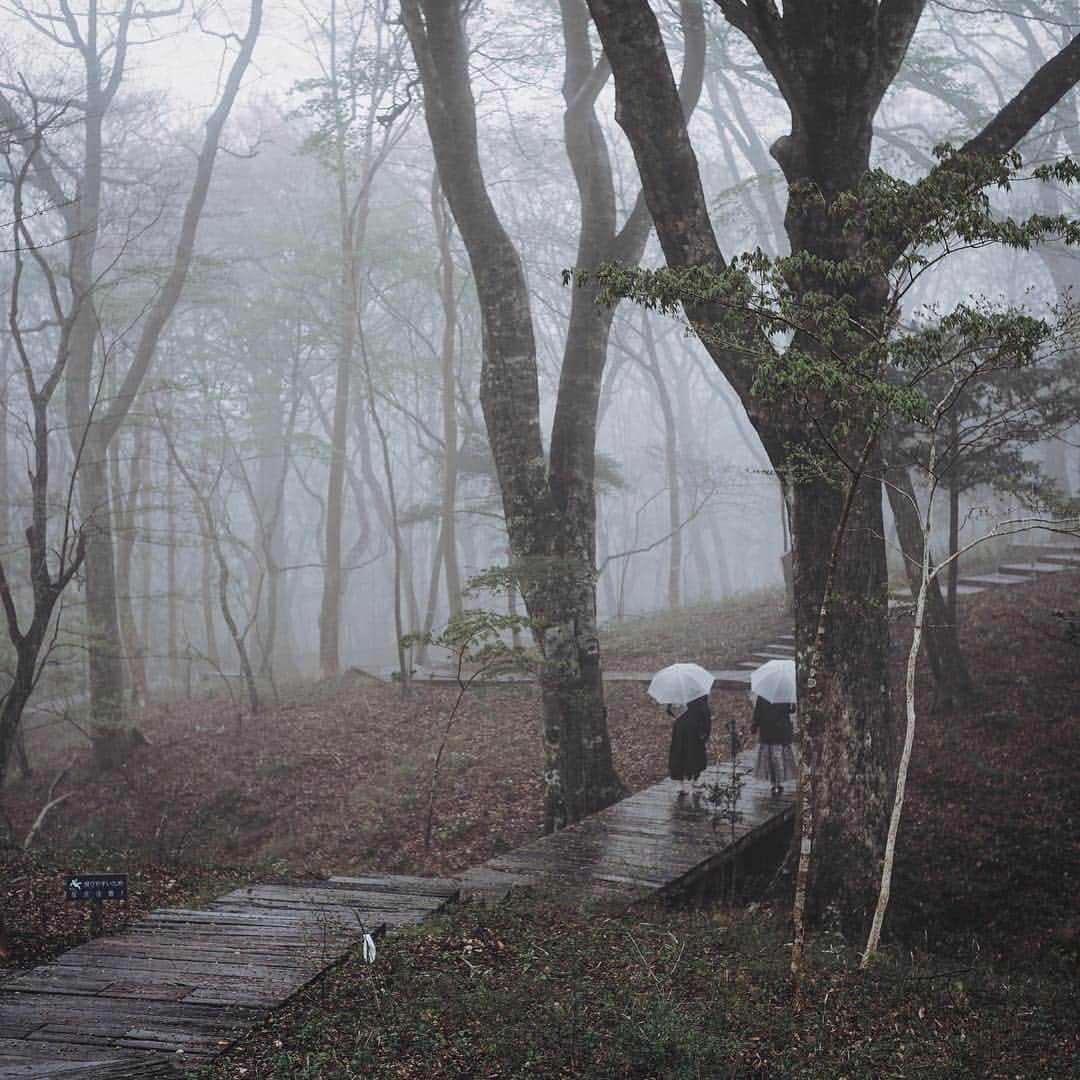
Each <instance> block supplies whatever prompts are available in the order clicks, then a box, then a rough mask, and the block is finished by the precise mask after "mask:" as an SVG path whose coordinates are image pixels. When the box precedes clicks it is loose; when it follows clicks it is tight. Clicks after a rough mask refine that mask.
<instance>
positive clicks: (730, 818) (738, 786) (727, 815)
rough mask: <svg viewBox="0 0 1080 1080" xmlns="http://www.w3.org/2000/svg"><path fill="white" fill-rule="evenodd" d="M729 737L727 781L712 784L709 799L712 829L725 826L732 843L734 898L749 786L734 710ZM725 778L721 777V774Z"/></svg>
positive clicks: (729, 715)
mask: <svg viewBox="0 0 1080 1080" xmlns="http://www.w3.org/2000/svg"><path fill="white" fill-rule="evenodd" d="M727 735H728V750H729V753H730V754H731V768H730V770H729V771H728V773H727V775H726V778H723V777H722V778H721V779H720V780H718V781H717V782H716V783H715V784H710V785H709V787H708V790H707V792H706V798H707V799H708V801H709V803H710V804H711V805H712V807H713V828H714V829H717V830H719V829H721V828H723V827H724V826H725V825H726V826H727V829H728V837H729V839H730V841H731V848H732V856H731V876H730V878H729V888H730V898H731V900H732V901H734V899H735V854H734V852H735V828H736V826H737V825H738V824H739V822H740V821H742V819H743V813H742V811H741V810H740V809H739V801H740V799H741V798H742V792H743V787H744V785H745V783H746V781H745V779H744V777H743V772H742V770H741V769H740V768H739V752H740V751H741V750H742V742H743V740H742V732H740V731H739V728H738V725H737V724H736V722H735V711H734V710H733V709H728V710H727ZM721 775H722V774H721Z"/></svg>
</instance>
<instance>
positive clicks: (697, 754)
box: [648, 664, 713, 797]
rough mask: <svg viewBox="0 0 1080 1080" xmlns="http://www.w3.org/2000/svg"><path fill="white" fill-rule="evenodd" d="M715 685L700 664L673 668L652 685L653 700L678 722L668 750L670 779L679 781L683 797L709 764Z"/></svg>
mask: <svg viewBox="0 0 1080 1080" xmlns="http://www.w3.org/2000/svg"><path fill="white" fill-rule="evenodd" d="M712 684H713V675H712V673H711V672H709V671H706V670H705V669H704V668H703V667H701V666H700V665H698V664H670V665H669V666H668V667H666V668H664V669H663V670H661V671H658V672H657V673H656V675H655V676H654V677H653V680H652V682H651V683H649V689H648V693H649V695H650V697H652V698H653V699H654V700H655V701H658V702H659V703H660V704H661V705H666V706H667V713H668V715H669V716H671V717H672V718H673V719H674V721H675V722H674V724H672V727H671V746H670V748H669V749H668V775H669V776H670V777H671V779H672V780H676V781H678V783H679V795H680V796H682V797H685V796H686V795H687V794H688V788H687V787H686V785H687V783H690V784H695V783H696V782H697V779H698V777H699V776H700V775H701V774H702V773H703V772H704V771H705V767H706V765H707V764H708V761H709V758H708V753H707V751H706V744H707V743H708V741H709V735H710V733H711V732H712V713H711V712H710V711H709V691H710V690H711V689H712Z"/></svg>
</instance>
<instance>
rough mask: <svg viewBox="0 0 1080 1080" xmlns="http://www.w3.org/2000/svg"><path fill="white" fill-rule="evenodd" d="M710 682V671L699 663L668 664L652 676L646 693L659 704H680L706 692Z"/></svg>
mask: <svg viewBox="0 0 1080 1080" xmlns="http://www.w3.org/2000/svg"><path fill="white" fill-rule="evenodd" d="M712 684H713V676H712V673H711V672H708V671H706V670H705V669H704V668H703V667H702V666H701V665H700V664H669V665H668V666H667V667H666V668H661V670H660V671H658V672H657V673H656V674H655V675H654V676H653V680H652V682H651V683H649V689H648V694H649V697H651V698H652V699H653V700H654V701H659V702H660V704H661V705H674V704H676V703H679V704H682V703H685V702H687V701H693V700H694V699H695V698H699V697H702V696H703V695H704V694H707V693H708V692H709V691H710V690H711V689H712Z"/></svg>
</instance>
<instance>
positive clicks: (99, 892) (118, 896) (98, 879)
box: [67, 874, 128, 900]
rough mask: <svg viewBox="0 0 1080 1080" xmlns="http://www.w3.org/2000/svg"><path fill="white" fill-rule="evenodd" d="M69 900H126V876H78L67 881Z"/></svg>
mask: <svg viewBox="0 0 1080 1080" xmlns="http://www.w3.org/2000/svg"><path fill="white" fill-rule="evenodd" d="M67 898H68V899H69V900H126V899H127V898H128V879H127V874H80V875H78V876H77V877H69V878H68V879H67Z"/></svg>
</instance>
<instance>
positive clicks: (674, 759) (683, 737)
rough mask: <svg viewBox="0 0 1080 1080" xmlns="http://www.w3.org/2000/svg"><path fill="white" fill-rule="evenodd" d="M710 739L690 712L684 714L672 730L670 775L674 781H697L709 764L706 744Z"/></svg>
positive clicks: (669, 757)
mask: <svg viewBox="0 0 1080 1080" xmlns="http://www.w3.org/2000/svg"><path fill="white" fill-rule="evenodd" d="M708 737H709V733H708V732H707V731H704V732H703V731H702V727H701V724H700V722H699V721H698V720H697V718H696V717H694V716H693V715H692V714H691V713H690V712H684V713H683V714H682V716H680V717H679V718H678V720H676V721H675V724H674V725H673V727H672V729H671V749H670V750H669V751H668V775H669V776H670V777H671V779H672V780H696V779H697V778H698V777H699V776H700V775H701V774H702V773H703V772H704V771H705V766H706V765H707V764H708V758H707V756H706V753H705V742H706V740H707V739H708Z"/></svg>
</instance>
